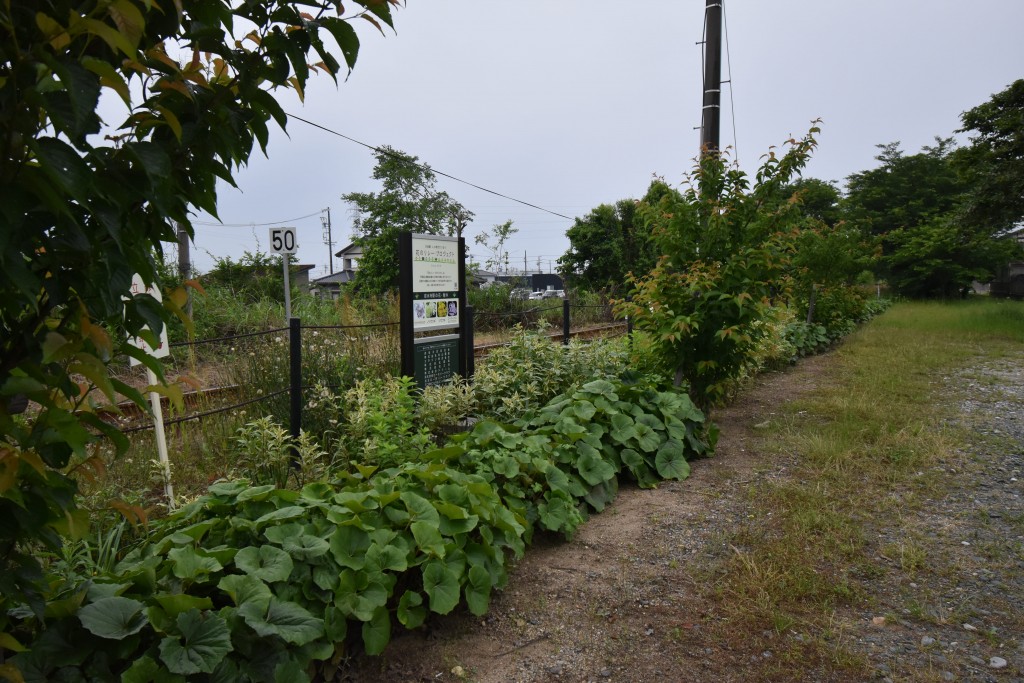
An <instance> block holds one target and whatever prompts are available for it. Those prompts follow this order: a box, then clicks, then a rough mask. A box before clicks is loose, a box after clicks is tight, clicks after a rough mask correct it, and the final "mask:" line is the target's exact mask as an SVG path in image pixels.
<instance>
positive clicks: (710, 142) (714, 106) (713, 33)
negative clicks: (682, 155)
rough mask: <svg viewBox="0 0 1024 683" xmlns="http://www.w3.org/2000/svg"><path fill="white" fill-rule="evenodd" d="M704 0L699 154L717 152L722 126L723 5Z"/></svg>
mask: <svg viewBox="0 0 1024 683" xmlns="http://www.w3.org/2000/svg"><path fill="white" fill-rule="evenodd" d="M723 2H725V0H707V4H706V6H705V9H704V107H703V109H702V111H701V125H700V148H701V154H704V153H706V152H709V153H717V152H718V150H719V149H720V147H719V139H720V137H721V127H722V3H723Z"/></svg>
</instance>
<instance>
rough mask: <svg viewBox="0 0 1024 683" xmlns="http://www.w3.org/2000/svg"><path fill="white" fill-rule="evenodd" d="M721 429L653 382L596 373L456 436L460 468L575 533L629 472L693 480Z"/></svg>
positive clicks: (641, 477)
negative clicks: (537, 404)
mask: <svg viewBox="0 0 1024 683" xmlns="http://www.w3.org/2000/svg"><path fill="white" fill-rule="evenodd" d="M717 437H718V433H717V428H715V427H714V426H711V425H707V424H706V423H705V420H704V415H703V413H701V411H700V410H698V409H697V408H696V406H694V404H693V402H692V401H691V400H690V398H689V397H688V396H687V395H686V394H684V393H680V392H678V391H657V390H656V389H655V388H654V387H653V386H652V384H651V383H650V382H649V381H641V382H637V383H625V382H618V383H612V382H609V381H606V380H595V381H592V382H588V383H587V384H585V385H583V386H582V387H581V388H580V389H578V390H576V391H574V392H573V393H572V394H565V395H562V396H559V397H557V398H555V399H554V400H553V401H551V402H550V403H548V404H547V405H546V406H544V407H543V408H541V409H539V410H535V411H530V412H527V413H526V414H525V415H524V416H523V417H522V418H521V419H520V420H518V421H516V422H515V423H514V424H512V425H500V424H497V423H494V422H489V421H483V422H480V423H478V424H477V425H476V427H475V428H474V429H473V431H472V432H470V433H468V434H465V435H460V436H457V437H455V438H454V439H453V441H454V442H455V443H457V444H458V445H460V446H462V448H463V449H465V454H464V455H463V456H462V457H461V461H460V468H462V469H466V470H468V471H473V472H476V473H477V474H479V475H481V476H482V477H484V478H485V479H487V480H488V481H490V482H492V483H493V484H494V486H495V488H496V489H497V490H498V491H499V492H500V495H501V496H502V499H503V500H504V502H505V504H506V505H507V506H508V507H509V508H510V509H512V510H513V511H515V512H516V513H517V515H519V516H521V517H523V518H524V519H525V520H526V521H527V522H528V526H527V531H528V532H532V529H533V527H534V526H535V525H538V524H539V525H540V527H542V528H544V529H546V530H549V531H556V532H560V533H563V534H565V535H567V536H568V535H572V533H573V532H574V531H575V530H576V528H577V527H578V526H579V524H580V523H582V521H583V520H584V518H585V513H586V507H585V506H584V505H582V503H584V502H585V503H586V505H588V506H589V507H590V508H592V509H594V510H597V511H600V510H603V509H604V507H605V506H606V505H607V504H608V503H609V502H611V501H612V500H613V499H614V497H615V494H616V493H617V491H618V475H619V474H620V473H623V472H624V473H626V474H627V475H628V476H629V477H630V478H631V479H632V480H634V481H636V482H637V483H638V484H639V485H640V486H642V487H651V486H654V485H655V484H656V483H657V481H658V480H659V479H685V478H686V477H687V476H689V472H690V468H689V465H688V464H687V459H692V458H695V457H700V456H706V455H710V454H711V452H712V451H713V449H714V444H715V441H716V440H717Z"/></svg>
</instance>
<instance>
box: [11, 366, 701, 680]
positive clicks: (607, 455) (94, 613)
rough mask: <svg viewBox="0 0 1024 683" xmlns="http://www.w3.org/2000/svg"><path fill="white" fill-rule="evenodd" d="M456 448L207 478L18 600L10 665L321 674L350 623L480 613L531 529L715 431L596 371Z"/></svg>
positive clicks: (68, 673) (666, 463) (151, 675)
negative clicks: (49, 588) (143, 535)
mask: <svg viewBox="0 0 1024 683" xmlns="http://www.w3.org/2000/svg"><path fill="white" fill-rule="evenodd" d="M263 431H267V432H272V431H273V429H272V428H271V427H270V425H267V429H266V430H263ZM260 438H263V436H262V435H261V434H256V435H255V436H254V439H253V442H254V443H255V441H256V440H258V439H260ZM271 440H272V441H274V442H275V443H279V442H280V441H281V439H279V438H278V437H274V436H273V435H271ZM456 441H457V443H456V445H453V446H449V447H448V448H444V449H440V450H434V451H431V452H428V453H425V454H423V455H422V457H421V458H420V459H419V460H417V461H413V462H405V463H402V464H401V465H398V466H396V467H392V468H388V469H384V470H378V469H377V468H376V467H372V466H365V465H360V464H356V465H354V467H353V470H352V471H351V472H340V473H337V474H336V476H335V481H334V482H333V483H332V484H327V483H325V482H313V483H311V484H308V485H306V486H305V487H304V488H302V489H301V490H299V491H294V490H286V489H281V488H276V487H275V486H274V485H264V486H255V487H254V486H249V485H248V484H246V483H242V482H232V483H219V484H215V485H213V486H211V487H210V490H209V493H208V494H207V495H206V496H204V497H202V498H201V499H199V500H197V501H195V502H194V503H192V504H190V505H188V506H186V507H184V508H182V509H181V510H180V511H178V512H177V513H175V514H173V515H171V516H170V517H169V518H166V519H165V520H162V521H160V522H158V523H156V524H155V526H154V530H153V533H152V534H151V535H150V536H149V537H148V538H147V539H146V540H145V542H144V543H143V544H142V545H141V546H140V547H138V548H136V549H134V550H132V551H131V552H130V553H128V555H127V556H125V557H124V559H123V560H121V562H120V563H118V565H117V566H116V567H114V569H113V571H111V572H109V573H106V574H99V575H96V576H90V577H84V576H83V577H80V578H79V580H78V581H77V582H71V583H70V584H68V583H64V584H61V585H60V593H59V594H55V595H52V596H50V597H51V598H52V600H51V602H50V609H49V610H48V612H47V620H46V621H45V622H43V621H42V620H41V619H40V618H38V617H36V616H34V615H33V614H32V613H31V612H30V611H29V610H18V611H17V614H16V615H15V616H16V619H17V624H16V628H15V629H13V630H12V631H11V632H9V633H6V634H5V643H6V644H7V645H11V644H17V643H18V640H19V639H20V641H21V642H24V643H28V644H29V645H30V647H29V648H28V650H27V651H25V652H22V653H20V654H18V655H17V656H15V657H14V658H13V659H12V660H11V662H12V664H13V665H14V666H16V667H17V669H18V671H20V672H21V674H22V675H23V676H24V679H25V680H26V681H49V680H67V681H75V680H122V681H125V682H126V683H134V682H143V681H154V680H156V681H180V680H185V677H189V678H191V679H192V680H208V681H281V680H287V681H308V680H310V675H311V674H313V675H318V676H321V677H322V678H324V679H331V678H333V677H334V675H335V674H336V668H337V667H336V663H337V661H338V659H339V658H338V657H337V652H338V648H339V646H342V644H343V643H344V642H345V641H346V640H347V639H348V638H349V636H350V633H349V628H350V625H358V626H359V632H358V636H357V635H356V633H355V632H353V633H352V634H351V636H352V638H353V639H355V638H357V637H358V638H359V639H360V640H361V641H362V645H363V647H364V648H365V650H366V651H367V652H368V653H370V654H376V653H379V652H381V651H382V650H383V648H384V647H385V645H386V644H387V643H388V641H389V640H390V637H391V629H392V625H393V622H394V621H397V622H398V623H399V624H401V625H402V626H404V627H405V628H417V627H418V626H420V625H421V624H422V623H423V622H424V620H425V619H426V618H427V616H428V614H430V613H435V614H447V613H449V612H450V611H451V610H452V609H454V608H455V607H456V605H458V604H459V603H460V602H461V601H462V600H465V602H466V605H467V607H468V608H469V610H470V611H471V612H472V613H473V614H477V615H481V614H483V613H485V612H486V610H487V608H488V604H489V600H490V595H491V592H492V590H494V589H495V588H501V587H502V586H503V585H504V584H505V582H506V580H507V575H508V574H507V572H508V567H507V562H508V558H509V557H519V556H521V555H522V553H523V552H524V549H525V545H526V543H527V542H528V540H529V539H530V538H531V537H532V534H533V530H534V528H535V526H539V527H540V528H544V529H549V530H552V531H559V532H561V533H565V534H571V533H572V532H573V531H574V530H575V528H576V527H577V526H578V524H579V523H580V521H582V519H583V514H584V513H585V511H586V510H587V507H585V506H589V507H590V508H592V509H597V510H600V509H601V508H603V507H604V505H606V504H607V502H608V501H609V500H611V498H612V497H613V496H614V494H615V491H616V489H617V484H618V480H617V475H618V474H619V473H620V472H622V473H627V474H628V475H629V476H631V477H633V478H635V479H636V480H637V481H638V482H639V483H640V484H641V485H642V486H652V485H654V483H655V482H656V481H657V479H658V478H659V477H662V478H673V479H682V478H684V477H685V476H686V475H687V474H688V471H689V469H688V465H687V462H686V458H687V457H694V456H697V455H706V454H708V453H710V450H711V448H712V446H713V441H714V430H713V429H709V428H708V427H707V426H706V424H705V422H704V416H703V415H702V414H701V413H700V411H698V410H697V409H696V408H695V407H694V406H693V403H692V402H691V401H690V400H689V398H688V397H686V396H685V395H683V394H679V393H675V392H658V391H656V390H654V389H653V388H651V387H650V385H649V384H644V383H636V384H626V383H618V384H613V383H611V382H607V381H603V380H598V381H593V382H589V383H587V384H585V385H584V386H583V387H581V388H580V389H579V390H577V391H576V392H574V393H573V394H572V395H571V396H563V397H560V398H559V399H558V400H556V401H554V402H552V403H550V404H549V405H547V406H544V407H543V408H540V409H538V410H535V411H531V412H530V413H529V414H528V415H525V416H524V417H523V419H522V420H520V421H519V422H518V423H517V424H516V425H514V426H511V427H504V426H501V425H498V424H495V423H491V422H483V423H480V424H479V425H478V426H477V427H476V428H475V429H474V431H473V432H472V433H470V434H468V435H465V436H463V437H462V438H460V439H457V440H456ZM463 470H468V471H463Z"/></svg>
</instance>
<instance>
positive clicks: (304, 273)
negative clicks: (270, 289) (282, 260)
mask: <svg viewBox="0 0 1024 683" xmlns="http://www.w3.org/2000/svg"><path fill="white" fill-rule="evenodd" d="M314 268H316V266H315V265H313V264H312V263H308V264H307V263H300V264H298V265H295V266H292V267H291V268H289V274H288V277H289V278H290V279H291V282H289V283H288V284H290V285H291V286H292V287H295V288H297V289H300V290H302V291H304V292H308V291H309V272H310V271H311V270H313V269H314Z"/></svg>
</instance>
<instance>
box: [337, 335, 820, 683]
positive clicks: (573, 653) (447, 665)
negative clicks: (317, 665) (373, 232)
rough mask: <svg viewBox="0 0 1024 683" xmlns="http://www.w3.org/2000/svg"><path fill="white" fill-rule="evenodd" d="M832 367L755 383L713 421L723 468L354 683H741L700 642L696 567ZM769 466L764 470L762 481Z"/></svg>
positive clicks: (716, 463)
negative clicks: (762, 448)
mask: <svg viewBox="0 0 1024 683" xmlns="http://www.w3.org/2000/svg"><path fill="white" fill-rule="evenodd" d="M827 364H828V356H827V355H825V356H819V357H815V358H812V359H809V360H807V361H805V362H803V363H801V364H800V365H799V366H797V367H795V368H793V369H792V370H790V371H788V372H786V373H780V374H769V375H765V376H762V377H761V378H759V379H758V380H757V382H756V383H755V384H754V386H753V387H751V388H750V389H748V390H747V391H745V392H744V393H743V395H742V397H741V398H740V399H739V400H737V401H735V402H734V403H733V405H732V406H730V407H728V408H726V409H722V410H721V411H719V412H717V413H716V415H715V421H716V422H717V423H718V424H719V425H720V427H721V429H722V438H721V440H720V441H719V444H718V449H717V454H716V455H715V457H714V458H712V459H709V460H704V461H699V462H695V463H693V472H692V474H691V476H690V478H689V479H687V480H686V481H684V482H669V483H665V484H663V485H662V486H661V487H659V488H658V489H654V490H641V489H637V488H635V487H623V489H621V490H620V492H619V496H618V498H617V499H616V501H615V503H614V504H613V505H612V506H610V507H609V508H608V509H606V510H605V511H604V512H603V513H601V514H599V515H595V516H594V517H592V518H591V519H590V520H589V521H588V522H587V523H586V524H584V525H583V527H582V528H581V529H580V531H579V533H578V534H577V536H576V537H575V538H574V539H572V540H571V541H569V542H566V541H564V540H562V539H560V538H557V537H550V538H543V537H542V538H539V539H537V542H536V543H535V545H534V546H533V547H531V548H530V549H529V550H528V551H527V554H526V557H525V558H524V559H523V560H522V561H521V562H520V563H519V564H518V565H517V566H516V568H515V569H514V571H513V572H512V577H511V579H510V581H509V585H508V586H507V587H506V589H505V590H504V591H502V592H500V593H497V594H496V596H495V599H494V600H493V602H492V605H491V611H490V613H489V614H488V615H487V616H486V617H484V618H483V619H478V618H474V617H472V616H471V615H469V614H461V615H457V616H452V617H447V618H444V619H438V620H436V621H435V622H434V623H433V624H432V627H431V630H429V631H427V632H426V633H424V632H413V633H409V632H404V633H397V632H396V633H395V637H394V640H393V641H392V643H391V645H390V646H389V647H388V649H387V651H386V652H385V653H384V655H383V656H382V657H380V658H377V659H374V660H371V661H368V662H363V663H362V666H360V670H359V671H358V672H352V673H351V674H350V678H351V680H353V681H361V682H367V683H374V682H384V681H387V682H389V683H391V682H394V681H458V680H472V681H477V682H479V683H512V682H523V683H525V682H535V681H664V680H685V679H689V680H696V681H731V680H735V681H741V680H745V679H744V678H743V672H742V669H737V667H736V664H737V663H738V662H739V661H741V660H742V657H743V654H742V653H734V652H730V651H729V650H725V649H723V647H722V646H721V645H720V644H716V643H712V642H704V638H703V631H704V628H703V626H702V624H704V623H705V622H706V620H707V619H708V617H709V616H710V615H709V612H708V610H709V606H708V605H705V604H703V602H702V600H701V599H700V598H699V596H698V594H697V591H696V590H695V583H694V578H693V576H692V574H693V570H694V567H693V566H692V565H693V559H694V558H695V557H697V556H698V555H699V556H701V557H707V555H708V553H709V552H710V553H712V554H715V553H718V552H721V551H725V550H728V548H725V547H721V548H715V547H714V545H715V544H716V543H718V544H719V545H720V546H721V545H722V544H721V541H719V540H718V538H717V537H718V536H719V534H720V531H721V530H722V529H725V528H728V527H729V526H731V525H734V524H735V523H737V522H738V521H739V519H740V518H741V517H742V515H744V514H745V513H744V503H743V496H744V487H743V486H742V485H743V484H744V483H748V482H749V481H750V480H751V479H752V478H753V477H755V476H778V475H779V474H780V470H779V468H778V467H771V466H770V465H771V463H766V462H762V461H761V458H760V457H759V456H758V453H757V445H756V444H757V429H756V428H755V425H757V424H759V423H761V422H763V421H765V420H767V419H768V418H769V417H770V416H771V414H772V413H773V412H774V411H775V410H776V409H777V406H778V405H779V404H781V403H782V402H784V401H786V400H788V399H790V398H793V397H795V396H798V395H800V394H802V393H804V392H806V391H807V390H809V389H811V388H813V387H814V386H816V383H817V381H818V379H819V377H820V375H821V372H822V369H823V368H824V367H825V366H826V365H827ZM766 466H769V467H768V469H764V470H763V471H762V468H765V467H766Z"/></svg>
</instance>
